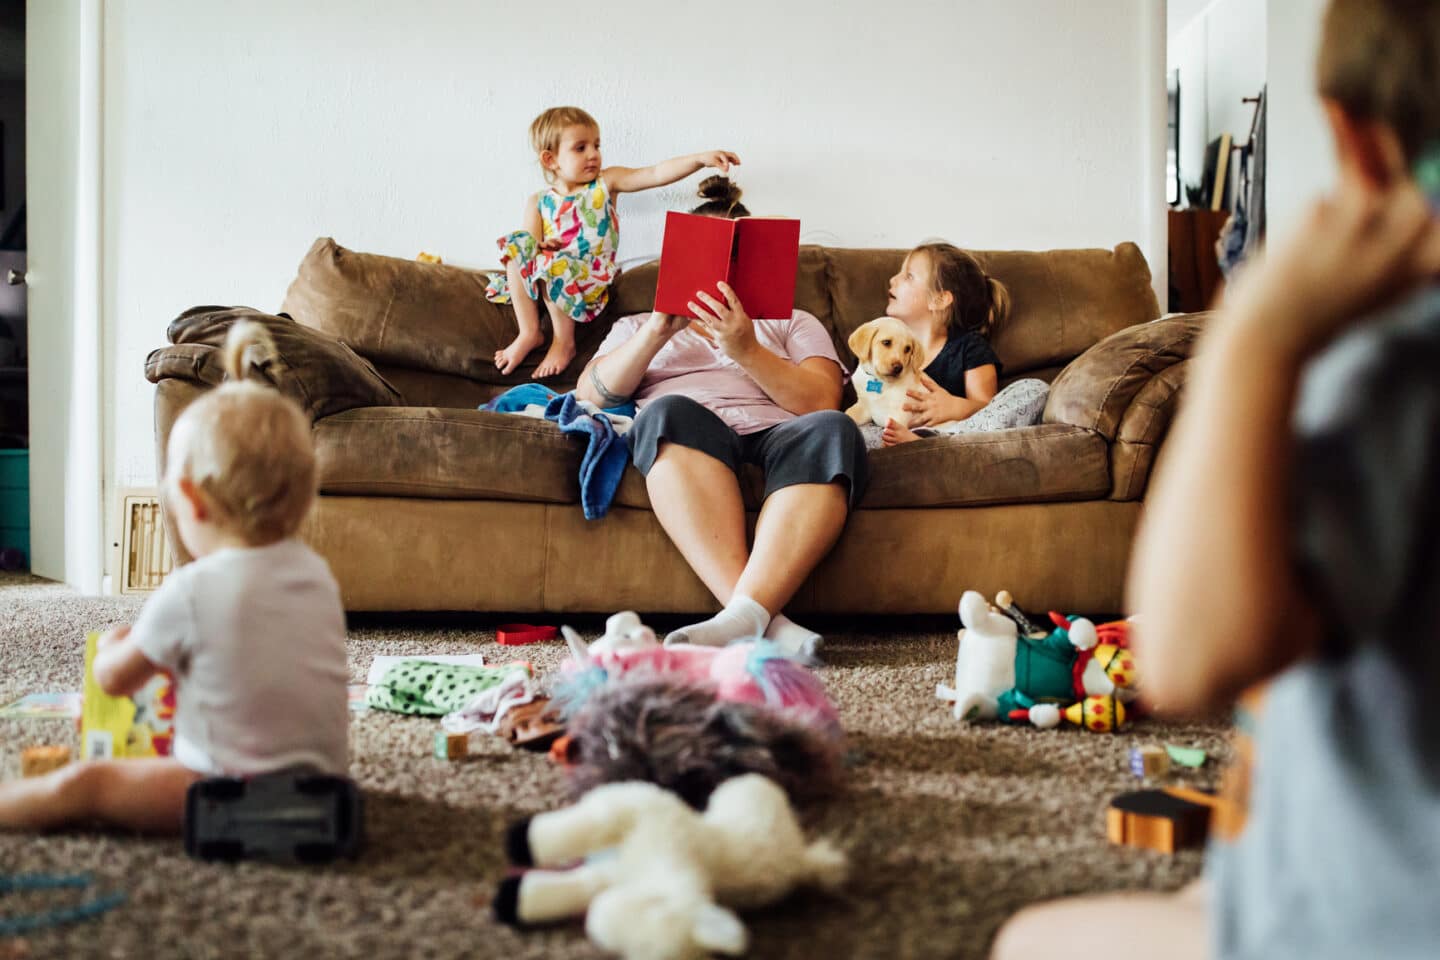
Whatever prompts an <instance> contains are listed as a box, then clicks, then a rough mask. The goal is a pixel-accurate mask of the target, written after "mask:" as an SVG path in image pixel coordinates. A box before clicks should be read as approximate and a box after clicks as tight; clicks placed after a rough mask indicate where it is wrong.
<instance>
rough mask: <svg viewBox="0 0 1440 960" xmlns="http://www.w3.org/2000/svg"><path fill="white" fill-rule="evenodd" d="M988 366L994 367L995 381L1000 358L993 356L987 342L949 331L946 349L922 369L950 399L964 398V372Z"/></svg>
mask: <svg viewBox="0 0 1440 960" xmlns="http://www.w3.org/2000/svg"><path fill="white" fill-rule="evenodd" d="M987 363H993V364H994V365H995V376H996V377H997V378H998V377H999V376H1000V367H1001V364H1000V358H999V357H997V356H995V351H994V350H993V349H991V347H990V344H989V342H987V341H986V339H985V338H984V337H982V336H980V334H978V333H971V332H970V331H968V330H966V331H963V332H961V333H954V332H952V333H951V334H950V339H949V340H946V341H945V346H943V347H941V348H940V352H939V353H937V354H936V355H935V359H934V360H931V361H930V366H928V367H926V368H925V373H926V374H927V375H929V377H930V379H932V380H934V381H935V382H936V383H938V384H940V386H942V387H944V388H945V390H946V391H948V392H949V393H950V394H951V395H952V396H956V397H963V396H965V371H966V370H973V369H975V368H976V367H983V366H985V365H986V364H987Z"/></svg>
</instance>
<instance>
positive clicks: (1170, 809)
mask: <svg viewBox="0 0 1440 960" xmlns="http://www.w3.org/2000/svg"><path fill="white" fill-rule="evenodd" d="M1214 806H1215V796H1214V795H1213V794H1208V793H1202V792H1200V791H1199V790H1189V789H1186V788H1184V787H1171V788H1169V789H1166V790H1137V791H1134V792H1133V793H1122V794H1121V795H1120V796H1118V797H1116V798H1115V799H1114V800H1112V801H1110V809H1109V810H1107V811H1106V814H1105V832H1106V834H1107V835H1108V836H1109V838H1110V842H1111V843H1116V844H1121V845H1123V846H1127V847H1140V848H1142V849H1145V850H1157V851H1159V852H1161V853H1174V852H1175V851H1176V850H1184V849H1185V848H1187V847H1198V846H1200V845H1201V844H1203V843H1204V842H1205V837H1206V834H1207V833H1208V832H1209V829H1210V812H1211V810H1212V809H1213V808H1214Z"/></svg>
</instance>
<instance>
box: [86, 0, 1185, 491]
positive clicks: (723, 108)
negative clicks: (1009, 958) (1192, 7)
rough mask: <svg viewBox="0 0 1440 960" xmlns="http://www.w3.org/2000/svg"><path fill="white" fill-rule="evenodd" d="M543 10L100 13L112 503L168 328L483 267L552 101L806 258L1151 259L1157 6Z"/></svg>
mask: <svg viewBox="0 0 1440 960" xmlns="http://www.w3.org/2000/svg"><path fill="white" fill-rule="evenodd" d="M542 9H543V8H541V7H536V6H533V5H531V6H527V5H524V4H512V3H498V2H497V3H485V4H477V3H460V2H441V0H416V2H412V3H407V4H398V3H393V2H390V0H367V2H339V0H325V2H320V0H314V2H306V3H304V4H295V3H290V2H279V0H257V2H250V3H243V4H236V3H230V2H223V3H222V2H218V0H190V2H185V3H178V2H158V0H127V2H124V3H118V2H112V3H108V4H106V47H105V81H106V82H105V120H106V122H105V224H106V245H105V252H106V260H105V277H106V297H107V299H106V317H107V321H108V323H109V324H110V325H111V327H112V329H113V332H114V336H113V356H112V357H111V362H112V364H113V378H112V383H113V389H112V393H113V398H112V399H113V403H112V404H110V405H109V407H108V409H109V410H110V412H111V415H112V418H113V424H112V426H113V429H112V431H111V436H112V437H113V438H114V442H113V456H114V463H115V468H116V477H117V479H118V481H119V482H120V483H121V484H130V483H144V482H149V481H151V480H152V479H153V473H154V465H153V459H154V458H153V452H152V448H151V429H152V428H151V400H152V390H151V388H150V386H149V385H148V384H146V383H145V382H144V381H143V380H142V379H141V369H142V363H143V361H144V358H145V355H146V353H147V352H148V351H149V350H151V349H153V348H154V347H157V346H160V345H161V344H163V342H164V328H165V325H166V323H167V322H168V321H169V320H170V319H171V318H172V317H173V316H174V315H175V314H176V313H178V312H179V311H180V310H182V309H184V308H185V307H188V306H191V305H193V304H197V303H246V304H252V305H255V306H258V307H263V308H270V309H274V308H276V307H277V306H278V304H279V303H280V300H281V298H282V296H283V294H284V291H285V287H286V285H287V284H288V283H289V281H290V279H291V278H292V276H293V275H294V271H295V267H296V264H297V263H298V261H299V259H300V257H301V255H302V254H303V253H304V251H305V250H306V248H307V247H308V246H309V244H310V242H311V241H312V240H313V239H314V238H315V237H316V236H318V235H322V234H328V235H333V236H334V237H335V238H336V239H337V240H339V241H340V242H341V243H342V244H345V245H347V246H351V247H355V248H359V249H363V250H370V251H376V252H380V253H388V254H395V255H399V256H413V255H414V254H415V253H416V252H417V251H419V250H422V249H423V250H429V251H434V252H437V253H440V254H441V255H443V256H444V257H445V258H446V259H447V260H448V261H451V262H458V263H466V264H475V265H485V264H491V263H493V262H494V254H493V249H494V248H493V239H494V237H496V236H497V235H499V234H501V233H502V232H504V231H506V230H508V229H511V228H512V227H514V226H515V225H516V224H517V222H518V218H519V214H520V208H521V203H522V200H523V199H524V197H525V196H526V195H527V194H528V193H529V192H530V191H532V190H534V189H536V188H537V186H538V185H539V183H540V178H539V172H538V169H537V167H536V166H535V164H534V159H533V156H532V155H531V153H530V150H529V146H528V144H527V142H526V127H527V125H528V123H529V121H530V119H531V118H532V117H533V116H534V115H535V113H536V112H537V111H538V110H540V109H541V108H543V107H545V106H548V105H553V104H558V103H566V102H575V103H579V104H581V105H583V106H585V107H586V108H588V109H589V110H591V112H593V113H594V114H595V115H596V117H597V118H598V119H599V120H600V122H601V124H602V127H603V140H604V150H605V159H606V161H607V162H608V163H621V164H626V165H640V164H645V163H649V162H653V161H656V160H659V159H662V158H664V157H667V156H671V155H674V154H677V153H684V152H690V151H694V150H698V149H701V148H713V147H727V148H731V149H734V150H736V151H737V152H739V153H740V155H741V156H742V157H743V158H744V161H745V163H744V166H743V167H741V168H740V170H739V179H740V182H741V183H742V185H743V186H744V188H745V190H746V201H747V203H749V204H750V205H751V208H752V209H753V210H754V211H755V212H757V213H770V214H788V215H792V216H798V217H799V218H800V219H801V220H802V223H803V230H804V235H805V237H806V239H808V240H812V241H815V242H821V243H827V244H848V245H855V246H887V247H892V246H893V247H902V246H906V245H909V244H913V243H916V242H918V241H920V240H922V239H925V238H928V237H932V236H937V235H938V236H944V237H948V238H949V239H952V240H954V241H955V242H957V243H960V244H964V245H968V246H974V247H984V248H1037V249H1044V248H1051V247H1067V246H1104V247H1108V246H1111V245H1113V244H1115V243H1118V242H1120V241H1124V240H1137V241H1140V242H1142V243H1144V242H1145V239H1146V237H1147V236H1149V237H1150V238H1151V239H1150V244H1151V245H1153V243H1154V242H1155V241H1154V237H1155V236H1156V234H1155V233H1154V231H1153V229H1152V228H1153V223H1154V220H1155V218H1156V217H1158V216H1163V213H1161V210H1160V207H1161V204H1160V203H1157V202H1155V201H1154V199H1153V198H1151V197H1150V193H1152V192H1153V191H1152V190H1151V189H1150V186H1151V185H1156V186H1158V185H1159V183H1160V181H1161V180H1162V179H1163V169H1162V170H1161V171H1159V172H1157V171H1153V170H1148V169H1147V167H1148V166H1149V165H1151V164H1152V163H1153V161H1154V157H1155V150H1153V149H1151V146H1150V144H1151V142H1152V138H1151V135H1150V131H1149V129H1148V125H1149V124H1150V123H1151V121H1152V118H1151V116H1150V115H1149V114H1150V113H1153V110H1152V109H1151V107H1150V106H1149V105H1148V104H1150V103H1153V95H1152V96H1150V97H1149V98H1148V99H1147V92H1146V90H1143V89H1142V87H1144V85H1145V84H1146V83H1149V82H1151V81H1150V78H1149V77H1148V75H1146V71H1147V70H1148V69H1149V66H1148V64H1149V63H1151V62H1155V63H1158V60H1159V57H1158V56H1157V55H1155V54H1154V52H1153V51H1150V52H1149V53H1148V55H1147V51H1146V50H1145V49H1144V46H1145V44H1146V43H1147V42H1150V41H1151V38H1152V35H1153V34H1152V32H1150V31H1149V30H1148V27H1147V24H1149V23H1153V22H1154V18H1155V17H1156V15H1157V14H1156V7H1155V5H1154V0H1086V2H1084V3H1080V2H1076V0H1010V2H1006V3H981V2H973V0H972V2H963V3H958V2H951V0H933V2H932V0H892V2H889V3H876V2H873V0H843V2H828V3H818V2H798V0H797V2H793V3H791V2H787V3H776V2H773V0H733V2H730V3H726V4H721V5H718V6H709V7H707V8H706V9H705V10H703V11H699V12H697V11H695V10H694V9H693V8H692V7H690V6H689V5H687V4H682V3H675V2H668V0H667V2H638V0H617V2H614V3H611V4H608V5H606V7H605V8H604V9H603V10H600V9H596V10H593V11H584V10H581V9H580V8H576V10H575V11H573V13H574V16H572V17H568V18H567V21H568V23H569V26H567V27H564V28H554V27H552V28H546V27H544V25H543V24H544V16H542ZM1158 15H1159V16H1160V17H1162V18H1163V9H1162V10H1160V12H1159V14H1158ZM1162 22H1163V20H1162ZM717 24H718V25H719V27H718V29H719V30H720V31H722V32H721V33H720V35H718V36H717V35H715V34H713V33H711V32H710V31H712V30H715V29H717V26H716V25H717ZM607 28H608V32H607ZM597 30H598V31H599V32H598V33H594V31H597ZM587 32H591V33H592V36H591V37H590V38H587V37H586V34H587ZM585 51H588V53H589V59H588V60H584V59H582V52H585ZM1155 73H1156V76H1155V78H1154V82H1156V83H1162V84H1163V76H1161V75H1160V71H1159V70H1158V69H1157V70H1156V71H1155ZM1160 96H1161V97H1162V98H1163V92H1162V93H1161V94H1160ZM1161 159H1162V161H1163V158H1161ZM694 182H695V181H694V180H692V181H690V182H689V183H685V184H681V185H679V186H676V187H674V188H671V189H668V190H664V191H658V192H655V193H652V194H641V195H638V196H630V197H626V198H624V199H622V201H621V215H622V220H623V231H622V237H623V239H622V247H621V254H622V257H634V256H638V255H642V254H647V253H653V252H654V251H656V250H657V249H658V247H659V226H660V222H661V219H662V218H661V214H662V211H664V210H665V209H666V208H668V207H681V206H686V205H688V204H691V203H692V202H693V200H692V197H693V193H692V190H693V184H694ZM1161 200H1162V201H1163V194H1162V195H1161ZM1159 236H1161V237H1163V233H1162V234H1159ZM1156 252H1157V251H1153V250H1152V251H1150V255H1151V260H1152V262H1154V261H1155V253H1156ZM1160 259H1161V262H1162V263H1163V256H1161V258H1160Z"/></svg>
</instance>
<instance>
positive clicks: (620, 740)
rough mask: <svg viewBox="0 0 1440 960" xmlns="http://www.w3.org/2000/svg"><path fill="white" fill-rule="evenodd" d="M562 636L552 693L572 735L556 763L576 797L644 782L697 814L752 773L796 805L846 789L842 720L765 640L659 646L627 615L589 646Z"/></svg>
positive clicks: (820, 691)
mask: <svg viewBox="0 0 1440 960" xmlns="http://www.w3.org/2000/svg"><path fill="white" fill-rule="evenodd" d="M631 618H634V619H633V620H632V619H631ZM562 630H563V632H564V634H565V639H566V642H567V643H569V645H570V651H571V659H570V660H569V661H567V663H566V665H565V668H564V676H563V679H562V680H561V682H560V683H559V684H558V685H557V687H556V689H555V690H554V691H553V692H554V700H555V702H556V703H557V704H559V705H560V706H561V709H562V711H563V712H564V715H565V725H566V740H565V745H564V747H563V749H562V750H561V753H560V757H559V759H561V760H562V762H564V763H565V765H566V767H567V770H568V772H569V775H570V782H571V786H572V787H573V788H574V790H575V791H576V792H577V793H583V792H584V791H586V790H589V789H591V788H593V787H595V786H597V785H599V784H602V783H614V782H619V781H626V780H645V781H649V782H651V783H657V784H659V785H661V786H663V787H666V788H667V789H670V790H673V791H674V792H676V793H677V794H679V795H680V796H681V797H682V798H683V799H684V800H685V801H686V802H687V803H689V804H690V805H692V806H694V807H696V808H697V809H698V808H703V807H704V804H705V801H706V799H707V798H708V797H709V795H710V793H711V792H712V791H713V790H714V789H715V787H717V786H718V785H719V784H721V783H723V782H724V781H725V780H727V779H729V778H731V777H735V776H739V775H741V774H745V773H760V774H763V775H765V776H767V777H769V778H770V779H772V780H775V781H776V782H777V783H779V784H780V785H781V786H782V787H783V788H784V789H785V791H786V793H788V794H789V795H790V796H791V797H792V798H793V799H796V800H804V799H810V798H814V797H818V796H825V795H828V794H830V793H833V792H835V790H836V789H838V786H839V783H840V780H841V760H842V756H843V752H844V734H843V732H842V731H841V728H840V719H839V713H838V711H837V710H836V708H835V705H834V703H833V702H831V700H830V698H829V697H828V696H827V695H826V693H825V687H824V684H822V683H821V681H820V678H819V677H817V676H816V675H815V674H814V673H812V672H811V671H810V670H809V668H808V667H806V665H805V664H804V663H803V662H801V661H799V660H797V659H795V658H793V657H790V656H787V655H784V654H781V653H780V652H779V651H778V650H777V649H776V648H775V647H774V646H773V645H771V644H768V643H766V642H764V641H760V642H755V643H738V644H732V645H730V646H728V647H721V648H717V647H704V646H695V645H690V644H672V645H671V646H661V645H660V644H659V643H658V641H656V640H655V639H654V633H653V632H651V631H650V630H649V628H646V627H643V626H640V625H639V618H638V617H635V615H634V614H629V613H627V614H616V615H615V617H612V618H610V621H608V622H607V630H606V634H605V636H604V637H602V638H601V639H600V640H598V641H596V642H595V643H594V644H592V645H589V646H586V644H585V642H584V640H582V639H581V638H580V636H579V634H577V633H576V632H575V631H574V630H571V629H570V628H568V627H564V628H562Z"/></svg>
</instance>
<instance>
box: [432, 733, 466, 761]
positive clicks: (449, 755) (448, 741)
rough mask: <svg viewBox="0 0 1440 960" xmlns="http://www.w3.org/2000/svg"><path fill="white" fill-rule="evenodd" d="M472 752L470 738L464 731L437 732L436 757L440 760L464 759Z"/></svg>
mask: <svg viewBox="0 0 1440 960" xmlns="http://www.w3.org/2000/svg"><path fill="white" fill-rule="evenodd" d="M469 754H470V738H469V737H468V736H466V735H465V734H463V733H446V732H445V731H444V730H441V731H440V732H439V733H437V734H435V757H436V758H437V759H439V760H463V759H465V758H466V757H467V756H469Z"/></svg>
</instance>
